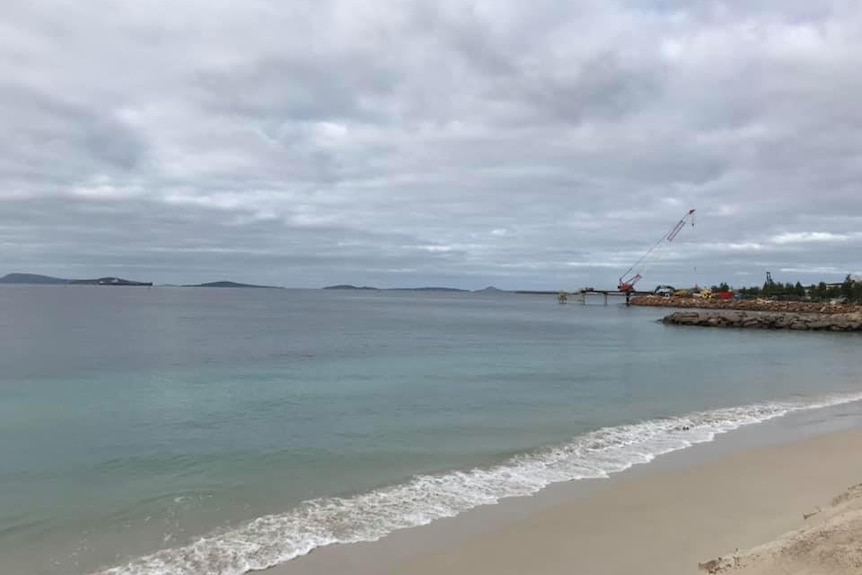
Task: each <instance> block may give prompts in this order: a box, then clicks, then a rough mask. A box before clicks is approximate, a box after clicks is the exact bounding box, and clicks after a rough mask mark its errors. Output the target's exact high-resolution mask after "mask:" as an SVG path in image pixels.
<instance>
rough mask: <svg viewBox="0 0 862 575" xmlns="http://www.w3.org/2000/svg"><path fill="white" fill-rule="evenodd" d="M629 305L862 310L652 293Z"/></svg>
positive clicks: (847, 306)
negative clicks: (655, 294)
mask: <svg viewBox="0 0 862 575" xmlns="http://www.w3.org/2000/svg"><path fill="white" fill-rule="evenodd" d="M631 305H638V306H645V307H676V308H687V309H692V308H696V309H716V310H719V309H720V310H731V309H732V310H743V311H772V312H783V313H819V314H829V315H834V314H852V313H858V312H862V306H860V305H855V304H830V303H815V302H804V301H771V300H762V299H757V300H741V301H737V300H719V299H701V298H695V297H661V296H654V295H647V296H639V297H636V298H632V300H631Z"/></svg>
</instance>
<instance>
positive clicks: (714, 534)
mask: <svg viewBox="0 0 862 575" xmlns="http://www.w3.org/2000/svg"><path fill="white" fill-rule="evenodd" d="M848 406H849V407H848ZM815 411H822V412H826V413H824V414H823V415H822V416H821V417H817V416H816V415H815V414H814V413H813V412H812V413H808V414H791V415H788V416H785V417H782V418H779V419H778V420H773V421H770V422H767V423H761V424H757V425H754V426H749V427H746V428H742V429H740V430H736V431H732V432H729V433H727V434H725V435H723V436H721V437H719V438H718V439H717V440H715V441H713V442H710V443H705V444H701V445H697V446H694V447H692V448H689V449H685V450H682V451H677V452H674V453H670V454H667V455H664V456H661V457H659V458H658V459H657V460H656V461H654V462H652V463H651V464H649V465H641V466H635V467H634V468H632V469H631V470H629V471H626V472H623V473H620V474H617V475H614V476H612V477H611V478H609V479H588V480H581V481H575V482H570V483H567V484H560V485H555V486H551V487H548V488H546V489H545V490H543V491H542V492H540V493H539V494H537V495H534V496H532V497H525V498H514V499H509V500H505V501H503V502H501V503H499V504H497V505H493V506H488V507H483V508H478V509H475V510H472V511H469V512H467V513H464V514H463V515H460V516H457V517H454V518H449V519H442V520H439V521H436V522H434V523H432V524H430V525H427V526H423V527H417V528H412V529H407V530H403V531H398V532H394V533H392V534H390V535H388V536H386V537H384V538H383V539H381V540H379V541H376V542H371V543H355V544H340V545H333V546H329V547H325V548H320V549H317V550H315V551H314V552H313V553H311V554H309V555H306V556H304V557H299V558H296V559H294V560H291V561H289V562H287V563H284V564H282V565H279V566H276V567H273V568H270V569H268V570H266V571H265V573H267V574H268V575H318V574H321V575H322V574H324V573H327V574H328V573H346V572H349V573H355V574H357V575H364V574H368V575H371V574H374V573H400V574H401V573H403V574H405V575H425V574H428V575H430V574H431V573H442V572H446V573H448V574H451V575H457V574H458V573H465V574H466V573H470V574H472V575H481V574H483V573H488V574H489V575H490V574H492V573H493V574H495V575H496V574H499V573H513V574H514V573H537V574H539V573H547V574H549V575H555V574H557V573H560V574H562V573H571V572H573V571H572V569H573V568H574V567H577V569H576V570H575V572H584V573H590V574H596V575H598V574H601V573H608V574H610V573H624V572H637V573H639V574H643V575H672V574H674V573H680V574H683V573H698V572H699V571H698V563H707V562H709V561H710V560H712V559H716V558H718V557H719V556H721V557H727V556H728V555H729V554H732V553H734V552H735V551H736V550H737V549H739V550H740V551H741V550H744V549H748V548H751V547H755V546H757V545H761V544H763V543H765V542H767V541H771V540H773V539H775V538H777V537H779V536H781V535H783V534H784V533H786V532H788V531H792V530H793V529H797V528H799V527H803V526H804V525H805V524H804V523H803V521H802V515H803V513H805V514H807V513H811V512H813V511H814V510H815V509H816V508H817V507H823V506H826V505H828V503H829V501H830V500H831V499H832V498H833V497H835V496H837V495H838V494H840V493H842V492H844V491H845V490H846V489H848V488H850V487H851V486H853V485H856V484H858V483H859V482H860V481H862V460H859V461H852V458H847V457H846V455H847V453H852V452H854V451H858V450H859V449H860V448H862V410H860V404H859V403H858V402H857V403H855V404H845V406H841V409H836V408H832V407H829V408H824V409H822V410H815ZM829 412H832V413H829ZM848 459H851V460H850V461H848ZM812 462H816V465H812V464H811V463H812ZM615 549H616V550H617V551H616V552H615V551H614V550H615ZM621 549H624V550H626V551H625V552H624V553H620V552H619V550H621ZM746 573H747V572H746ZM751 573H759V571H751Z"/></svg>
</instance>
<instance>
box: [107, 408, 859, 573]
mask: <svg viewBox="0 0 862 575" xmlns="http://www.w3.org/2000/svg"><path fill="white" fill-rule="evenodd" d="M860 400H862V394H854V395H834V396H827V397H822V398H818V399H816V400H802V399H800V400H791V401H784V402H770V403H759V404H753V405H747V406H741V407H734V408H727V409H718V410H712V411H704V412H697V413H690V414H687V415H684V416H680V417H670V418H664V419H656V420H650V421H645V422H642V423H637V424H632V425H623V426H617V427H607V428H603V429H598V430H596V431H593V432H590V433H587V434H584V435H581V436H578V437H575V438H574V439H573V440H572V441H570V442H568V443H565V444H562V445H559V446H556V447H552V448H548V449H543V450H539V451H536V452H532V453H527V454H523V455H519V456H516V457H513V458H511V459H510V460H509V461H507V462H505V463H503V464H501V465H497V466H494V467H489V468H477V469H472V470H468V471H454V472H450V473H446V474H440V475H421V476H416V477H414V478H413V479H411V480H410V481H408V482H405V483H402V484H399V485H394V486H390V487H385V488H381V489H377V490H374V491H371V492H368V493H363V494H360V495H356V496H353V497H348V498H324V499H315V500H312V501H307V502H305V503H303V504H302V505H300V506H299V507H297V508H295V509H293V510H291V511H288V512H286V513H282V514H276V515H268V516H264V517H260V518H258V519H256V520H254V521H252V522H250V523H247V524H246V525H244V526H241V527H239V528H236V529H233V530H230V531H226V532H224V533H219V534H213V535H211V536H207V537H203V538H201V539H199V540H197V541H195V542H194V543H191V544H189V545H186V546H184V547H178V548H174V549H165V550H162V551H159V552H156V553H153V554H151V555H148V556H145V557H141V558H138V559H134V560H132V561H130V562H129V563H127V564H125V565H121V566H118V567H113V568H111V569H107V570H104V571H101V572H99V573H98V575H193V574H194V575H199V574H201V573H206V574H208V575H239V574H241V573H245V572H247V571H250V570H259V569H265V568H267V567H270V566H273V565H276V564H279V563H283V562H285V561H288V560H290V559H292V558H294V557H298V556H300V555H304V554H306V553H308V552H310V551H312V550H313V549H315V548H318V547H321V546H325V545H330V544H333V543H351V542H359V541H374V540H377V539H380V538H381V537H383V536H385V535H386V534H388V533H391V532H393V531H396V530H398V529H404V528H408V527H416V526H420V525H425V524H428V523H430V522H432V521H434V520H436V519H441V518H444V517H452V516H455V515H458V514H459V513H462V512H464V511H467V510H469V509H473V508H475V507H478V506H481V505H490V504H494V503H497V502H498V501H500V500H501V499H504V498H508V497H517V496H527V495H532V494H534V493H536V492H538V491H539V490H541V489H542V488H544V487H546V486H548V485H550V484H553V483H559V482H564V481H572V480H578V479H586V478H602V477H607V476H608V475H610V474H612V473H617V472H620V471H624V470H625V469H628V468H629V467H631V466H633V465H636V464H640V463H647V462H649V461H651V460H653V459H655V457H657V456H659V455H661V454H664V453H669V452H672V451H677V450H680V449H685V448H686V447H690V446H692V445H694V444H697V443H704V442H708V441H711V440H712V439H714V438H715V436H716V435H718V434H721V433H725V432H727V431H731V430H733V429H737V428H739V427H742V426H745V425H750V424H754V423H759V422H763V421H766V420H769V419H773V418H776V417H780V416H783V415H786V414H788V413H792V412H796V411H801V410H807V409H817V408H823V407H829V406H834V405H840V404H844V403H850V402H854V401H860Z"/></svg>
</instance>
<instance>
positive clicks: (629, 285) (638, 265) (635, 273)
mask: <svg viewBox="0 0 862 575" xmlns="http://www.w3.org/2000/svg"><path fill="white" fill-rule="evenodd" d="M694 212H695V210H694V208H692V209H690V210H689V211H688V212H687V213H686V214H685V215H684V216H683V217H682V218H681V219H680V220H679V221H678V222H677V223H676V224H674V225H673V227H672V228H671V229H670V231H668V232H667V233H665V234H664V235H663V236H662V237H661V238H659V240H658V241H657V242H656V243H655V244H653V245H652V247H651V248H650V249H648V250H647V251H646V253H645V254H644V255H642V256H641V258H640V259H639V260H638V261H636V262H635V263H634V265H633V266H632V267H630V268H629V269H628V270H626V273H624V274H623V275H622V276H620V281H619V286H618V287H617V289H618V290H619V291H621V292H623V293H632V292H634V291H635V285H637V283H638V282H639V281H640V280H641V279H643V275H641V271H642V270H643V266H644V265H645V262H646V260H647V258H649V256H650V255H651V254H652V253H653V252H655V250H656V249H657V248H658V247H659V246H661V245H663V244H667V243H671V242H673V240H674V239H675V238H676V237H677V236H678V235H679V233H680V232H681V231H682V229H683V228H684V227H685V225H686V224H687V223H688V222H691V225H692V226H694Z"/></svg>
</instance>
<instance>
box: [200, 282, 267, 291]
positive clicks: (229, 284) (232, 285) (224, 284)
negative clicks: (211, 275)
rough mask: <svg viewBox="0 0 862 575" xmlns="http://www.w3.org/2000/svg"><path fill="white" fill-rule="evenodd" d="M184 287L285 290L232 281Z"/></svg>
mask: <svg viewBox="0 0 862 575" xmlns="http://www.w3.org/2000/svg"><path fill="white" fill-rule="evenodd" d="M183 287H197V288H254V289H283V288H280V287H278V286H258V285H252V284H241V283H237V282H230V281H219V282H209V283H205V284H195V285H185V286H183Z"/></svg>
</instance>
